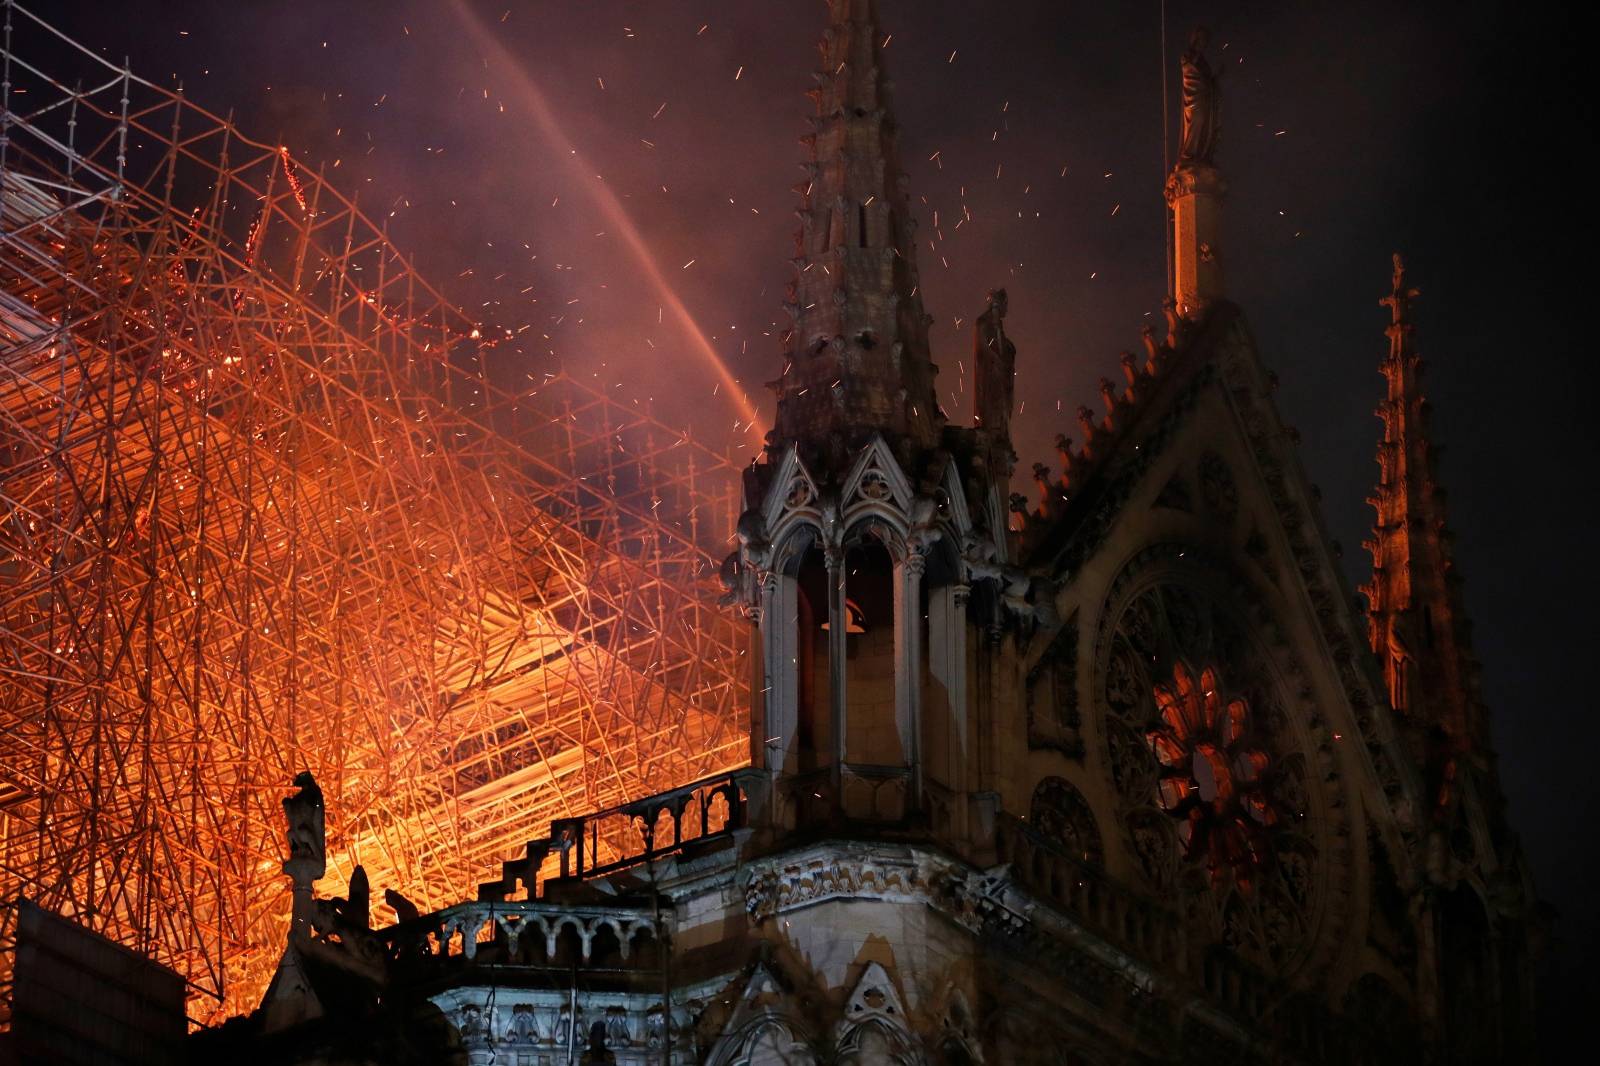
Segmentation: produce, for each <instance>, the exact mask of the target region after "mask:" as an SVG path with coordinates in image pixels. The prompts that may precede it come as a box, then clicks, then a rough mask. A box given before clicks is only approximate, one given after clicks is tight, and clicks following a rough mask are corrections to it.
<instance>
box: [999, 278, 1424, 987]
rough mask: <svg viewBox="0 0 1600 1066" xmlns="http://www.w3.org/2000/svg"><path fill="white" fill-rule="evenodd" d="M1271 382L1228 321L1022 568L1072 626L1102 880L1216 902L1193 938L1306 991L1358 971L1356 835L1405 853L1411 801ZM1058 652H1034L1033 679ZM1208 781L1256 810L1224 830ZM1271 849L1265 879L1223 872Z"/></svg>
mask: <svg viewBox="0 0 1600 1066" xmlns="http://www.w3.org/2000/svg"><path fill="white" fill-rule="evenodd" d="M1269 390H1270V384H1269V380H1268V376H1267V375H1266V373H1265V372H1264V370H1263V369H1262V367H1261V364H1260V361H1259V359H1258V358H1257V355H1256V352H1255V348H1254V344H1253V342H1252V341H1251V338H1250V336H1249V333H1248V330H1247V329H1246V327H1245V325H1244V322H1243V319H1242V317H1241V316H1240V315H1239V314H1238V312H1237V311H1236V310H1235V309H1231V308H1223V309H1219V311H1218V314H1217V315H1216V316H1213V318H1212V319H1211V320H1210V321H1209V322H1208V324H1207V325H1206V327H1205V328H1204V329H1203V330H1202V332H1201V333H1200V335H1199V336H1198V337H1197V338H1196V339H1195V341H1194V343H1193V344H1192V345H1191V346H1190V348H1189V349H1187V350H1186V351H1184V352H1183V353H1181V354H1180V355H1178V356H1176V357H1175V358H1174V359H1173V360H1172V362H1171V363H1169V364H1168V365H1167V366H1166V367H1165V368H1164V370H1163V371H1162V377H1161V378H1160V380H1159V381H1158V382H1156V384H1155V388H1154V389H1153V390H1152V393H1151V395H1150V396H1149V397H1148V399H1147V402H1146V403H1144V405H1143V406H1142V407H1141V408H1140V409H1139V410H1138V411H1136V412H1132V413H1129V417H1128V421H1127V422H1126V423H1124V424H1123V425H1121V426H1119V427H1118V435H1117V437H1116V440H1115V447H1114V449H1111V448H1108V449H1105V450H1104V451H1103V453H1102V454H1101V455H1100V456H1099V457H1097V462H1096V467H1095V469H1094V471H1093V473H1092V476H1091V477H1089V478H1086V479H1083V480H1081V481H1080V483H1079V484H1078V486H1077V493H1076V498H1075V499H1071V500H1070V501H1069V503H1068V506H1067V507H1066V508H1065V509H1064V511H1063V513H1062V514H1060V515H1058V516H1055V518H1054V521H1053V522H1052V526H1051V528H1050V529H1048V530H1046V531H1044V532H1043V533H1041V534H1038V535H1036V536H1035V537H1034V538H1033V540H1032V544H1031V545H1030V547H1031V549H1032V550H1031V551H1030V552H1029V557H1028V559H1027V563H1028V564H1029V565H1030V567H1031V569H1032V570H1033V572H1034V573H1035V574H1036V575H1040V576H1046V577H1048V578H1049V579H1050V580H1051V581H1053V582H1055V583H1056V584H1057V585H1058V587H1059V590H1060V591H1059V592H1058V595H1057V600H1056V605H1055V606H1056V613H1057V614H1058V615H1059V616H1060V617H1063V618H1066V617H1073V616H1076V617H1078V618H1079V619H1080V630H1081V632H1082V639H1083V642H1084V643H1085V644H1086V647H1085V648H1084V649H1083V651H1082V653H1081V655H1080V659H1079V666H1080V670H1079V673H1080V674H1081V675H1082V676H1081V677H1080V678H1079V681H1078V684H1079V686H1080V687H1079V692H1078V695H1079V700H1080V703H1081V705H1082V708H1083V719H1084V722H1083V748H1084V754H1083V757H1082V761H1083V762H1084V764H1085V771H1086V772H1087V776H1088V777H1089V778H1090V779H1091V780H1098V781H1099V782H1100V787H1101V788H1102V790H1103V794H1102V795H1101V796H1100V797H1099V801H1098V802H1097V803H1096V808H1097V810H1099V811H1101V812H1107V811H1109V812H1112V813H1111V814H1110V820H1111V821H1112V823H1113V824H1111V825H1107V826H1103V827H1102V829H1103V830H1104V831H1105V834H1106V836H1107V838H1108V839H1107V862H1108V866H1110V867H1111V868H1112V872H1113V873H1116V874H1118V875H1119V876H1124V877H1126V878H1128V879H1129V880H1131V881H1133V882H1134V883H1144V884H1145V885H1146V887H1150V888H1153V889H1155V890H1157V891H1159V892H1161V893H1162V894H1171V893H1177V894H1178V895H1179V896H1183V895H1184V894H1185V893H1187V892H1188V891H1189V890H1190V889H1193V890H1196V891H1201V890H1204V891H1205V893H1206V895H1205V898H1206V899H1207V900H1209V901H1211V902H1210V903H1208V904H1207V906H1211V908H1212V909H1211V912H1210V913H1205V914H1200V915H1198V916H1197V917H1196V920H1197V921H1199V922H1200V924H1201V925H1202V926H1204V927H1206V928H1209V929H1211V930H1212V931H1213V932H1214V933H1215V935H1216V936H1217V938H1218V939H1219V940H1227V941H1229V942H1236V941H1243V942H1245V943H1246V948H1247V950H1245V951H1244V954H1245V955H1246V956H1247V957H1250V958H1251V959H1252V961H1253V964H1254V965H1257V966H1258V967H1259V968H1261V969H1263V970H1265V971H1267V972H1269V973H1271V972H1276V973H1277V974H1278V975H1279V976H1282V977H1285V978H1288V977H1296V978H1297V979H1303V980H1306V981H1311V980H1313V979H1316V980H1322V979H1324V978H1326V977H1327V976H1328V975H1329V974H1330V973H1333V972H1335V971H1339V970H1347V969H1348V968H1349V965H1348V964H1349V963H1350V960H1351V956H1352V952H1353V950H1354V949H1353V948H1352V946H1351V944H1350V941H1351V939H1352V938H1354V939H1357V940H1359V939H1360V936H1359V934H1360V931H1361V929H1362V928H1363V921H1364V918H1363V911H1364V906H1365V904H1364V900H1365V896H1366V889H1365V885H1364V881H1365V878H1366V861H1367V860H1366V857H1365V854H1364V852H1361V850H1360V849H1353V848H1352V847H1351V846H1350V845H1349V840H1350V839H1351V838H1352V837H1353V838H1354V839H1357V840H1359V839H1361V838H1362V837H1361V834H1362V833H1363V832H1364V827H1365V825H1366V824H1367V823H1368V822H1370V823H1371V824H1372V825H1373V826H1374V828H1375V830H1376V831H1377V832H1379V833H1380V834H1382V835H1383V836H1384V838H1385V840H1386V841H1387V843H1388V844H1389V846H1390V850H1391V851H1392V852H1394V853H1395V854H1398V855H1403V856H1407V857H1408V859H1407V861H1408V862H1409V861H1410V860H1409V857H1410V856H1414V855H1415V853H1416V849H1415V839H1416V832H1417V830H1416V826H1415V824H1414V819H1415V816H1416V814H1415V812H1417V811H1419V810H1420V809H1421V805H1420V804H1419V802H1418V797H1419V795H1420V789H1419V782H1418V780H1417V777H1416V774H1415V772H1414V770H1413V769H1412V768H1411V765H1410V763H1409V761H1408V760H1407V759H1406V758H1405V757H1404V756H1403V753H1402V749H1401V748H1400V746H1399V744H1398V741H1397V736H1396V730H1395V724H1394V722H1393V721H1392V718H1391V715H1390V712H1389V711H1388V709H1387V706H1386V704H1385V701H1384V697H1383V690H1382V685H1381V681H1380V680H1379V676H1378V674H1377V671H1376V667H1375V664H1374V663H1373V661H1372V660H1371V657H1370V655H1369V654H1368V652H1367V648H1366V634H1365V628H1366V627H1365V620H1364V619H1363V618H1361V617H1360V616H1359V615H1358V613H1357V611H1356V609H1355V605H1354V597H1353V594H1352V593H1351V591H1350V590H1349V588H1348V587H1347V586H1346V584H1345V582H1344V578H1343V575H1342V574H1341V573H1340V571H1339V569H1338V567H1337V564H1336V559H1335V556H1334V553H1333V551H1332V548H1331V546H1330V543H1329V540H1328V538H1327V536H1326V532H1325V529H1324V527H1323V525H1322V523H1321V520H1320V516H1319V515H1318V514H1317V512H1316V508H1315V498H1314V493H1313V491H1312V490H1311V488H1310V485H1309V482H1308V481H1307V479H1306V477H1305V474H1304V471H1303V469H1302V468H1301V466H1300V464H1299V461H1298V458H1297V457H1296V456H1295V455H1294V452H1293V448H1292V444H1291V442H1290V439H1289V434H1288V432H1287V431H1286V430H1285V428H1284V426H1283V424H1282V422H1281V420H1280V419H1279V418H1278V416H1277V414H1276V412H1275V411H1274V410H1273V408H1272V405H1271V401H1270V399H1269V396H1268V394H1269ZM1047 653H1048V650H1047V649H1046V648H1043V647H1030V648H1029V649H1028V652H1027V656H1028V658H1027V660H1026V661H1025V662H1024V663H1023V668H1024V670H1025V671H1026V670H1028V669H1029V668H1030V666H1031V665H1032V663H1033V660H1034V659H1035V658H1038V657H1039V656H1042V655H1045V654H1047ZM1202 690H1205V693H1204V695H1201V694H1200V693H1201V691H1202ZM1213 691H1214V692H1215V693H1216V700H1217V701H1218V702H1216V703H1215V706H1216V708H1217V709H1216V710H1212V709H1211V701H1210V699H1209V697H1211V696H1212V694H1213ZM1230 718H1232V719H1236V721H1235V722H1234V723H1233V724H1231V725H1230ZM1252 762H1256V763H1259V766H1260V767H1261V769H1260V770H1259V771H1252V770H1249V769H1247V768H1246V765H1247V764H1249V763H1252ZM1041 765H1042V763H1041ZM1196 767H1199V769H1196ZM1257 772H1259V774H1260V775H1261V780H1252V779H1251V776H1250V775H1251V774H1253V773H1257ZM1218 782H1222V783H1225V784H1226V786H1227V788H1228V789H1229V790H1231V791H1230V794H1237V795H1239V796H1245V797H1248V803H1246V802H1245V801H1244V800H1240V801H1239V803H1238V804H1237V805H1236V809H1235V810H1234V813H1233V814H1230V815H1228V816H1227V817H1223V816H1222V815H1220V814H1218V815H1216V817H1215V818H1214V819H1212V814H1214V813H1215V812H1214V810H1213V808H1215V807H1217V804H1216V803H1215V802H1213V801H1211V800H1207V801H1206V802H1204V803H1202V802H1200V801H1198V800H1196V799H1195V798H1194V795H1195V794H1196V793H1197V792H1198V791H1199V790H1203V789H1209V788H1217V789H1221V788H1222V787H1223V784H1219V783H1218ZM1163 789H1165V790H1166V792H1165V794H1163V792H1162V790H1163ZM1277 793H1282V794H1277ZM1251 804H1253V805H1255V806H1254V807H1251V806H1249V805H1251ZM1241 812H1242V813H1241ZM1104 816H1105V815H1104V813H1102V817H1104ZM1195 818H1199V819H1200V820H1199V821H1195V820H1194V819H1195ZM1230 818H1231V819H1232V820H1231V821H1230V820H1229V819H1230ZM1208 819H1211V820H1208ZM1213 823H1214V824H1213ZM1291 828H1292V829H1293V830H1294V831H1293V832H1290V831H1289V830H1290V829H1291ZM1223 837H1225V838H1227V839H1229V840H1231V841H1232V843H1230V844H1228V845H1227V847H1224V848H1220V849H1219V848H1218V846H1217V845H1216V839H1218V838H1223ZM1197 840H1206V841H1209V842H1206V843H1196V842H1195V841H1197ZM1269 844H1270V848H1271V861H1270V862H1268V861H1265V860H1263V861H1262V862H1261V863H1260V864H1258V865H1256V866H1252V865H1251V864H1250V863H1247V862H1239V861H1237V859H1236V858H1219V856H1222V855H1223V854H1224V853H1226V852H1228V850H1229V849H1230V848H1231V849H1232V852H1239V851H1241V850H1242V851H1243V852H1245V853H1251V852H1252V851H1253V850H1254V849H1263V850H1264V851H1265V850H1266V849H1267V848H1268V846H1269ZM1267 871H1272V872H1271V873H1270V874H1269V873H1268V872H1267ZM1284 871H1292V874H1289V873H1285V872H1284ZM1268 877H1271V878H1274V879H1275V880H1274V881H1273V882H1272V884H1270V885H1269V884H1267V883H1266V880H1265V879H1267V878H1268ZM1253 881H1261V883H1259V884H1253V883H1251V882H1253ZM1185 885H1188V886H1189V887H1188V888H1187V889H1186V888H1185V887H1184V886H1185ZM1219 885H1221V886H1223V887H1222V888H1220V889H1219V888H1218V887H1217V886H1219ZM1274 893H1276V894H1277V895H1279V896H1281V897H1283V899H1282V900H1280V901H1279V902H1280V904H1281V905H1279V906H1276V910H1273V908H1272V907H1267V906H1265V904H1264V903H1263V902H1262V901H1263V899H1264V897H1269V896H1272V895H1273V894H1274ZM1252 894H1254V895H1252ZM1213 897H1215V898H1213ZM1290 897H1294V898H1293V899H1292V900H1291V899H1290ZM1213 904H1214V905H1213ZM1202 910H1204V908H1202ZM1247 912H1248V913H1247ZM1269 930H1272V931H1269ZM1252 939H1253V940H1254V946H1253V947H1251V946H1250V942H1251V941H1252ZM1357 946H1359V945H1357ZM1319 974H1320V975H1321V977H1314V975H1319Z"/></svg>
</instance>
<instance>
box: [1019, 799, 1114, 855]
mask: <svg viewBox="0 0 1600 1066" xmlns="http://www.w3.org/2000/svg"><path fill="white" fill-rule="evenodd" d="M1028 822H1029V823H1030V824H1031V825H1032V826H1033V828H1034V830H1035V831H1036V832H1038V833H1039V835H1040V836H1043V837H1046V838H1047V839H1049V840H1052V841H1054V842H1055V843H1057V844H1060V845H1061V847H1062V848H1063V849H1065V850H1066V851H1067V853H1068V854H1070V855H1071V856H1072V857H1073V858H1075V859H1082V860H1083V861H1084V862H1087V863H1092V864H1094V865H1096V866H1098V865H1100V864H1101V863H1102V862H1103V861H1104V859H1105V850H1104V848H1103V847H1102V845H1101V843H1100V828H1099V826H1097V825H1096V824H1095V820H1094V812H1093V811H1092V810H1090V809H1089V801H1088V800H1086V799H1084V798H1083V793H1081V792H1079V791H1078V790H1077V789H1076V788H1074V787H1073V786H1072V783H1071V782H1069V781H1067V780H1066V779H1065V778H1061V777H1047V778H1045V779H1044V780H1043V781H1041V782H1039V787H1038V788H1036V789H1034V790H1033V802H1032V803H1031V804H1030V805H1029V807H1028Z"/></svg>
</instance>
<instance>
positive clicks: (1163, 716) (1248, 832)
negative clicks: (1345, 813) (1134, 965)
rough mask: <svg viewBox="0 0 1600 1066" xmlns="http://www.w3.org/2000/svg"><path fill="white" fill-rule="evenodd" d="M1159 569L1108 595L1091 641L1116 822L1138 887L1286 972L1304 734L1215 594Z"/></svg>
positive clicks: (1307, 837)
mask: <svg viewBox="0 0 1600 1066" xmlns="http://www.w3.org/2000/svg"><path fill="white" fill-rule="evenodd" d="M1177 557H1178V558H1181V557H1182V555H1181V553H1179V554H1178V556H1177ZM1163 577H1164V579H1163V580H1158V581H1155V582H1153V583H1145V584H1143V585H1142V587H1138V588H1135V589H1133V590H1131V592H1130V593H1128V594H1125V595H1124V596H1122V597H1120V598H1118V599H1117V600H1116V602H1113V603H1112V604H1109V605H1108V614H1107V616H1106V623H1105V629H1104V630H1103V631H1102V632H1103V634H1104V635H1103V637H1102V640H1101V642H1100V646H1099V649H1098V651H1097V669H1098V678H1097V680H1098V684H1097V685H1096V686H1095V693H1096V697H1097V700H1098V702H1099V703H1100V708H1101V713H1102V715H1103V729H1102V730H1101V736H1102V737H1103V738H1104V744H1105V748H1104V753H1105V756H1106V757H1107V762H1108V768H1109V772H1110V777H1111V783H1112V785H1113V788H1114V793H1115V795H1116V797H1117V800H1118V804H1119V808H1120V810H1119V822H1120V826H1119V828H1120V829H1121V831H1122V833H1123V838H1124V841H1125V843H1126V845H1127V852H1128V854H1129V856H1130V857H1131V859H1132V861H1133V863H1134V865H1135V868H1136V871H1137V873H1138V875H1139V876H1141V877H1142V878H1143V879H1144V881H1145V882H1146V884H1147V885H1148V886H1149V887H1150V888H1151V889H1152V890H1154V891H1156V892H1158V893H1160V894H1161V895H1162V896H1164V897H1165V898H1168V899H1171V900H1175V901H1177V902H1178V903H1179V905H1180V906H1181V907H1182V908H1183V910H1184V911H1185V913H1186V914H1187V916H1188V917H1189V919H1190V920H1191V921H1192V922H1194V923H1196V924H1198V925H1199V926H1200V927H1201V928H1202V930H1207V931H1209V935H1211V936H1214V937H1215V939H1216V941H1218V942H1221V943H1224V944H1227V945H1228V946H1230V947H1232V948H1234V949H1235V950H1237V951H1238V952H1240V953H1241V954H1243V955H1246V956H1247V957H1249V958H1250V959H1251V960H1252V961H1254V962H1255V963H1257V964H1259V965H1261V966H1263V967H1264V968H1266V969H1268V970H1275V971H1278V972H1286V971H1287V970H1289V969H1291V968H1292V967H1293V966H1295V965H1297V964H1298V962H1299V961H1300V960H1302V959H1303V958H1304V957H1305V954H1306V951H1307V950H1308V949H1309V944H1308V940H1309V939H1310V930H1311V928H1312V927H1313V924H1314V922H1313V916H1314V914H1315V913H1316V910H1317V906H1318V900H1317V883H1318V878H1317V871H1318V869H1319V863H1320V861H1321V855H1322V850H1321V849H1320V848H1319V846H1318V841H1319V835H1318V833H1319V828H1318V824H1317V820H1316V819H1314V818H1312V817H1311V816H1310V815H1311V810H1312V805H1313V799H1314V797H1313V789H1314V788H1315V787H1316V784H1317V782H1316V781H1315V780H1312V779H1308V774H1307V772H1306V766H1307V761H1306V755H1305V750H1306V749H1305V748H1304V747H1303V744H1304V740H1303V737H1302V735H1301V734H1300V733H1299V732H1298V730H1296V729H1295V728H1293V727H1292V724H1291V722H1290V720H1289V718H1288V715H1287V714H1286V713H1285V711H1284V706H1285V702H1284V698H1283V694H1282V688H1281V683H1280V682H1279V681H1278V680H1277V677H1278V674H1277V672H1276V669H1275V668H1274V667H1273V666H1272V664H1271V661H1270V659H1269V657H1268V656H1267V655H1266V654H1265V653H1264V652H1263V651H1262V650H1261V647H1260V644H1259V642H1258V641H1257V640H1256V639H1255V638H1254V637H1253V636H1251V635H1250V634H1249V633H1248V632H1247V630H1246V629H1245V628H1244V626H1243V625H1242V624H1241V623H1240V621H1239V620H1238V617H1237V616H1236V614H1235V613H1234V611H1233V610H1232V609H1231V607H1230V606H1229V602H1228V599H1227V596H1226V593H1225V592H1224V591H1223V590H1221V589H1220V588H1216V587H1213V586H1211V585H1208V584H1206V583H1205V582H1203V581H1202V580H1200V579H1199V578H1191V577H1190V576H1188V575H1187V572H1184V571H1180V570H1177V569H1173V570H1172V571H1171V572H1170V573H1168V574H1166V575H1163Z"/></svg>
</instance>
